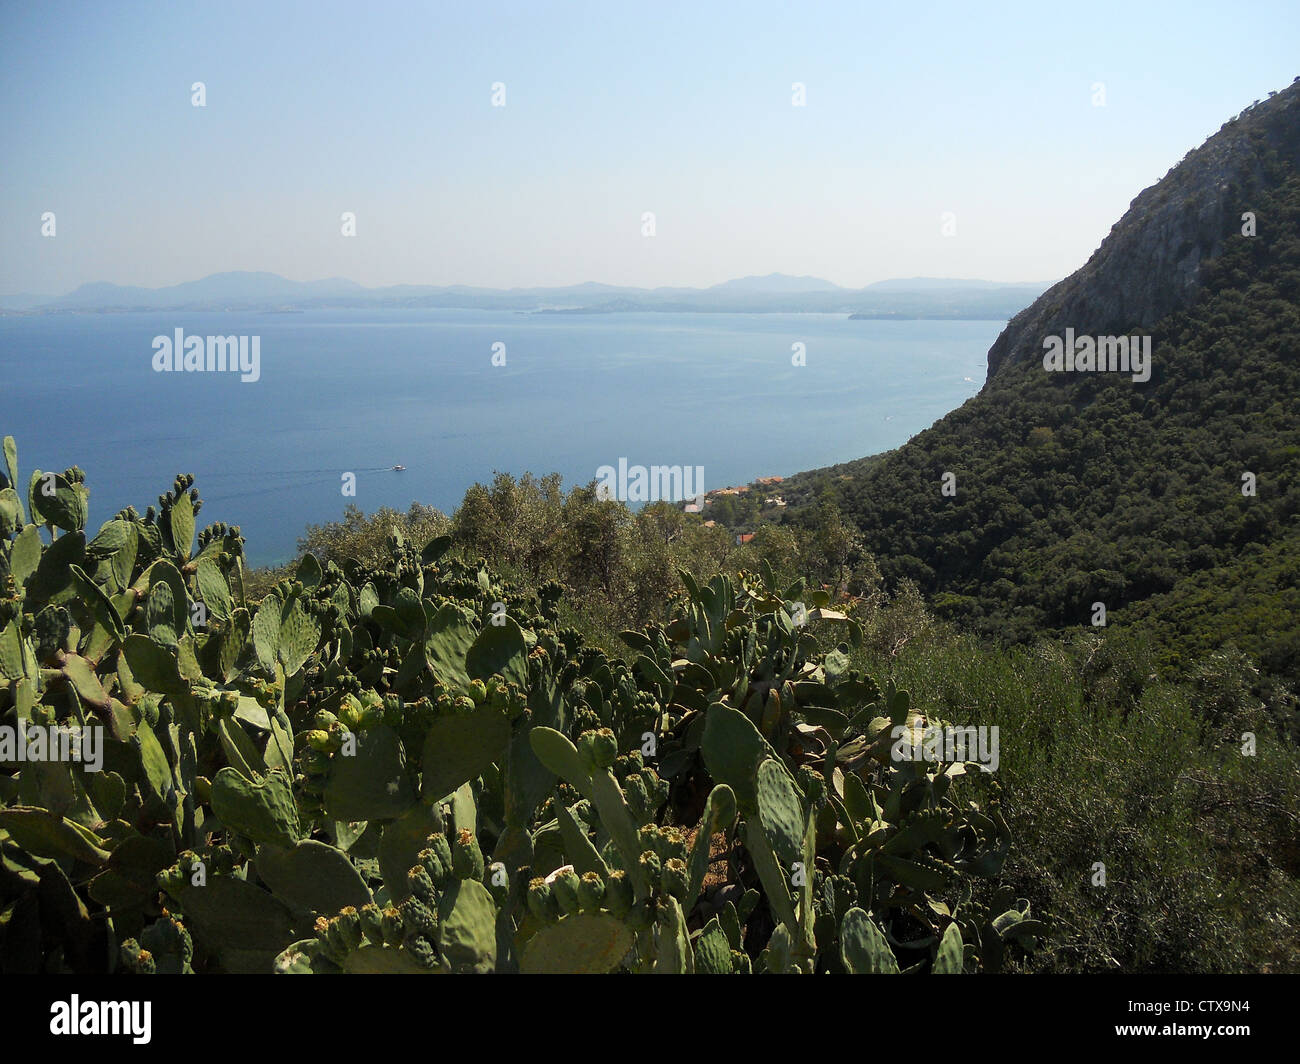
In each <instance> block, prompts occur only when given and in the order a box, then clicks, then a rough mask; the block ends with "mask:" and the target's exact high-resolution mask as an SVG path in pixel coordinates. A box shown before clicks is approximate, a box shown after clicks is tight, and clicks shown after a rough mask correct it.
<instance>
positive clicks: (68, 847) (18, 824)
mask: <svg viewBox="0 0 1300 1064" xmlns="http://www.w3.org/2000/svg"><path fill="white" fill-rule="evenodd" d="M0 828H4V830H5V831H7V832H9V834H10V835H11V836H12V837H13V840H14V842H16V843H18V845H19V846H21V847H22V848H23V849H24V850H27V851H28V852H29V853H33V854H35V855H36V856H37V857H49V858H60V857H72V858H75V859H76V860H78V861H84V862H85V863H86V864H93V865H103V864H104V863H105V862H106V861H107V860H108V856H109V855H108V851H107V850H106V849H104V845H103V843H104V840H103V839H101V838H100V837H99V836H98V835H96V834H95V833H94V832H92V831H90V830H89V829H88V828H83V827H81V826H80V825H79V824H75V823H73V822H72V821H71V820H68V819H67V818H66V817H61V816H56V815H55V814H54V813H51V812H49V811H48V810H45V809H35V808H31V807H27V806H11V807H10V808H8V809H0Z"/></svg>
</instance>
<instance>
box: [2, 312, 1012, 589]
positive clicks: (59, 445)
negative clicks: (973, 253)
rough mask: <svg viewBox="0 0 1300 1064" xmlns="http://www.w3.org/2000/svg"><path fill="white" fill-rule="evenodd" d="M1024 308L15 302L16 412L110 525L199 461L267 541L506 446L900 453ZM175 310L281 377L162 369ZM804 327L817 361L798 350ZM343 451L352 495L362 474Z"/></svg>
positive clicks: (6, 410) (443, 486)
mask: <svg viewBox="0 0 1300 1064" xmlns="http://www.w3.org/2000/svg"><path fill="white" fill-rule="evenodd" d="M1004 325H1005V322H998V321H932V320H930V321H926V320H923V321H871V320H867V321H850V320H848V318H847V316H846V315H843V314H690V313H685V314H675V313H648V312H647V313H627V314H595V315H586V314H584V315H569V314H520V313H513V312H501V311H479V310H445V309H437V310H387V309H385V310H370V309H368V310H315V311H306V312H303V313H266V312H257V311H249V312H235V311H231V312H223V313H217V312H211V313H189V312H176V311H171V312H159V311H150V312H143V311H142V312H133V313H121V314H84V315H77V314H49V315H34V316H6V317H0V435H5V434H10V435H13V436H14V437H16V439H17V441H18V447H19V465H20V475H21V476H22V477H23V478H24V482H25V479H26V477H27V475H28V474H29V473H30V471H31V469H33V468H34V467H39V468H41V469H44V470H50V469H54V470H62V469H64V468H66V467H67V466H70V465H73V464H76V465H79V466H81V468H83V469H84V470H86V473H87V483H88V485H89V487H90V489H91V495H90V502H91V528H92V530H93V529H95V528H98V526H99V524H100V523H101V522H103V521H105V520H108V519H109V518H110V517H111V516H112V515H113V514H114V513H116V512H117V511H118V510H120V509H122V508H124V507H126V506H127V505H128V504H130V505H134V506H135V507H136V508H137V509H138V510H139V511H141V512H143V511H144V508H145V507H146V506H147V505H149V504H156V501H157V496H158V495H159V494H160V493H161V492H163V491H165V490H167V489H168V488H169V487H170V486H171V482H172V479H173V478H174V477H175V475H176V474H177V473H182V472H183V473H193V474H194V475H195V476H196V478H197V479H196V486H197V487H198V489H199V491H200V493H201V495H202V497H203V499H204V507H203V511H202V513H201V515H200V517H199V522H198V524H199V527H203V526H204V525H206V524H208V523H209V522H212V521H216V520H222V521H226V522H227V523H229V524H237V525H239V526H240V527H241V530H242V531H243V534H244V536H245V538H246V540H247V546H246V551H247V554H248V559H249V561H250V563H251V564H254V565H262V564H271V563H276V562H281V561H285V560H288V559H289V558H291V557H292V556H293V554H294V552H295V549H296V543H297V539H298V537H299V536H300V535H302V533H303V531H304V529H305V528H306V526H307V525H308V524H318V523H321V522H324V521H330V520H335V519H338V518H339V517H340V516H341V515H342V514H343V511H344V508H345V507H346V505H347V504H348V503H349V502H354V503H356V505H358V506H359V507H361V509H363V510H364V511H366V512H367V513H370V512H373V511H374V510H376V509H378V508H379V507H381V506H390V507H393V508H396V509H399V510H405V509H406V508H407V507H408V506H409V505H410V504H411V503H412V502H416V501H418V502H421V503H425V504H428V505H431V506H437V507H438V508H439V509H442V510H444V511H446V512H450V511H451V510H452V509H454V508H455V506H456V505H457V504H458V503H459V502H460V499H461V497H462V496H463V495H464V492H465V490H466V489H467V488H468V487H469V486H470V485H472V484H473V483H474V482H475V481H481V482H484V483H489V482H490V480H491V478H492V475H493V473H494V471H497V470H500V471H503V472H509V473H513V474H516V475H518V474H521V473H523V472H525V471H532V472H533V473H536V474H538V475H541V474H544V473H548V472H552V471H555V472H559V473H560V474H562V476H563V477H564V482H565V486H566V488H567V487H569V486H572V485H574V484H579V483H587V482H589V481H591V480H592V479H593V478H594V477H595V475H596V470H597V469H598V468H599V467H600V466H602V465H611V466H617V465H618V460H619V459H620V458H626V459H627V462H628V464H629V465H638V464H639V465H645V466H647V467H648V466H651V465H681V466H683V467H685V466H703V467H704V483H705V487H706V489H712V488H718V487H725V486H728V485H732V484H742V483H748V482H749V481H752V480H753V479H754V478H756V477H759V476H769V475H786V474H790V473H794V472H798V471H801V470H805V469H812V468H816V467H819V466H825V465H830V464H834V463H836V462H844V461H848V460H850V459H853V458H860V457H862V456H864V455H869V454H875V453H879V452H880V451H884V450H888V449H890V448H892V447H896V446H898V445H900V444H902V443H904V442H905V441H906V440H907V439H908V438H909V437H911V436H912V435H914V434H915V433H917V432H918V431H920V430H921V429H924V428H926V427H928V426H929V425H930V424H932V423H933V422H934V421H935V420H937V419H938V418H940V417H942V416H943V415H944V414H946V413H948V412H949V411H951V410H953V409H955V408H956V407H958V406H960V405H961V404H962V403H963V402H965V401H966V400H967V399H969V398H970V397H971V396H973V395H974V394H975V393H976V392H977V391H978V390H979V387H980V385H981V384H982V383H983V380H984V375H985V368H986V363H985V357H986V353H987V351H988V348H989V346H990V345H991V344H992V342H993V340H994V339H995V338H996V337H997V334H998V333H999V332H1000V331H1001V330H1002V328H1003V326H1004ZM178 328H180V329H183V330H184V332H185V334H186V335H187V336H189V335H199V336H209V335H213V336H230V335H243V336H250V337H251V336H258V337H260V369H261V375H260V379H259V380H257V381H256V382H249V383H245V382H241V381H240V379H239V375H238V374H234V373H206V372H205V373H159V372H155V371H154V369H153V365H152V363H153V355H154V349H153V346H152V345H153V340H154V337H156V336H171V335H172V334H173V333H174V332H175V330H176V329H178ZM495 344H504V345H505V349H504V354H505V362H506V364H505V365H504V366H494V365H493V364H492V355H493V350H494V347H493V345H495ZM795 344H802V345H804V352H805V356H806V365H803V366H795V365H792V362H791V358H792V353H793V345H795ZM497 350H498V351H499V350H500V349H499V348H498V349H497ZM394 465H404V466H406V470H405V471H404V472H395V471H393V470H392V468H391V467H392V466H394ZM345 472H352V473H355V474H356V497H355V498H351V499H350V498H345V497H344V496H343V495H342V492H341V485H342V479H341V478H342V475H343V474H344V473H345ZM23 486H24V487H25V483H24V485H23Z"/></svg>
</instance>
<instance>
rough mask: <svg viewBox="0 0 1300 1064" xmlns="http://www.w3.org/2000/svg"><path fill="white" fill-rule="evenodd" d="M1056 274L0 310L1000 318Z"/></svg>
mask: <svg viewBox="0 0 1300 1064" xmlns="http://www.w3.org/2000/svg"><path fill="white" fill-rule="evenodd" d="M1049 284H1050V282H1027V283H1001V282H996V281H980V280H959V279H946V278H935V277H912V278H898V279H893V280H887V281H878V282H876V283H875V284H871V285H867V286H866V287H865V288H856V289H854V288H843V287H841V286H839V285H837V284H833V283H832V282H830V281H826V280H822V279H821V278H818V277H792V276H790V275H788V274H780V273H773V274H768V275H767V276H765V277H741V278H737V279H735V280H731V281H724V282H722V283H721V284H716V285H712V286H711V287H709V288H624V287H619V286H616V285H606V284H597V283H594V282H587V283H584V284H578V285H569V286H565V287H558V288H510V289H496V288H476V287H470V286H465V285H452V286H447V287H436V286H432V285H390V286H387V287H382V288H365V287H363V286H362V285H359V284H357V283H356V282H355V281H350V280H347V279H344V278H329V279H326V280H321V281H291V280H289V279H287V278H284V277H281V276H279V275H278V274H273V273H265V272H254V271H236V272H231V273H216V274H212V275H211V276H209V277H204V278H202V279H200V280H197V281H187V282H185V283H183V284H177V285H171V286H169V287H165V288H141V287H135V286H128V285H116V284H109V283H105V282H95V283H93V284H84V285H81V286H80V287H79V288H77V289H75V290H74V291H72V292H70V293H68V294H67V295H63V296H32V295H25V296H24V295H11V296H0V314H5V313H7V314H56V313H78V314H102V313H122V312H129V311H149V310H193V311H262V312H276V313H289V312H292V311H303V310H320V309H341V308H388V309H429V308H446V309H465V310H505V311H521V312H524V313H534V314H620V313H634V312H646V311H653V312H662V313H691V312H698V313H710V314H773V313H795V314H798V313H821V314H836V313H839V314H847V315H849V317H850V318H860V319H875V318H898V319H917V318H946V319H966V320H992V321H1002V320H1006V319H1009V318H1011V317H1013V316H1014V315H1016V314H1017V313H1019V312H1020V311H1021V310H1024V309H1025V307H1027V306H1029V304H1030V303H1032V302H1033V301H1034V300H1035V299H1036V298H1037V297H1038V296H1040V295H1041V294H1042V293H1043V292H1044V291H1046V290H1047V288H1048V287H1049Z"/></svg>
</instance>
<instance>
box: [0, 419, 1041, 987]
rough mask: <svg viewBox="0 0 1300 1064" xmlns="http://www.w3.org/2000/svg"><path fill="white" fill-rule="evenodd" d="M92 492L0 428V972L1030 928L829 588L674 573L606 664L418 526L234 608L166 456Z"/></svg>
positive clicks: (233, 538) (483, 963) (674, 952)
mask: <svg viewBox="0 0 1300 1064" xmlns="http://www.w3.org/2000/svg"><path fill="white" fill-rule="evenodd" d="M20 484H22V485H23V486H22V488H21V489H20V488H19V485H20ZM88 499H89V490H88V488H87V486H86V478H85V475H84V474H83V473H82V471H81V470H80V469H77V468H75V467H74V468H72V469H68V470H65V471H63V472H62V473H43V472H41V471H39V470H38V471H35V472H33V473H32V474H31V476H30V477H29V478H28V480H26V481H25V482H24V481H20V480H19V472H18V454H17V447H16V445H15V444H14V442H13V440H12V439H6V440H5V442H4V464H3V469H2V470H0V858H2V859H3V873H2V874H0V958H3V959H2V960H0V964H2V965H3V966H4V970H6V971H46V970H70V971H84V972H97V971H117V972H122V973H129V974H138V975H146V974H154V973H190V972H216V971H227V972H245V971H250V972H272V971H274V972H279V973H284V974H326V973H337V972H348V973H367V972H375V973H382V972H399V973H409V974H428V973H447V974H450V973H483V972H524V973H542V972H546V973H558V972H575V973H576V972H583V973H606V972H620V971H621V972H663V973H675V974H691V973H697V972H698V973H709V974H733V973H734V974H748V973H752V972H825V971H833V972H892V971H928V972H935V973H944V974H955V973H959V972H975V971H980V970H984V969H986V968H996V967H997V966H998V965H999V964H1000V963H1001V961H1002V958H1003V956H1004V954H1005V952H1006V950H1008V949H1011V948H1015V949H1021V948H1030V947H1032V946H1034V945H1035V944H1036V943H1037V942H1038V941H1039V939H1041V938H1042V936H1043V935H1044V934H1045V933H1046V928H1045V927H1044V925H1043V924H1042V923H1041V922H1040V921H1039V920H1037V919H1036V918H1033V917H1031V916H1030V914H1029V911H1028V907H1027V906H1025V905H1020V906H1018V907H1014V908H1008V909H1006V910H1005V911H1003V912H1002V913H1001V915H994V913H995V912H996V911H997V909H996V908H994V909H990V908H989V907H988V906H984V905H981V904H978V903H976V902H974V901H972V890H971V884H972V882H973V881H975V880H977V879H980V878H985V879H987V878H990V877H993V876H996V874H997V873H998V871H999V869H1000V868H1001V865H1002V862H1003V860H1004V859H1005V857H1006V854H1007V852H1008V848H1009V845H1010V838H1009V834H1008V832H1007V829H1006V823H1005V821H1004V820H1003V818H1002V815H1001V812H1000V810H999V808H998V804H997V802H996V800H994V801H992V802H990V803H988V805H987V806H986V807H980V806H977V805H976V804H975V803H973V802H972V801H970V799H969V796H963V797H961V798H960V799H959V798H958V796H957V794H956V792H957V791H959V790H960V788H961V786H962V780H961V768H962V766H960V765H952V764H932V763H924V764H923V763H918V762H906V763H895V762H893V761H891V759H890V758H889V757H888V744H889V732H890V729H892V728H895V727H900V726H901V727H904V728H916V727H920V726H921V725H922V724H923V723H925V722H926V721H925V718H924V717H923V716H922V715H921V714H920V713H919V712H918V711H917V710H916V709H915V708H914V707H912V705H911V702H910V699H909V698H908V696H907V694H906V693H905V692H901V691H895V690H894V689H893V688H892V687H889V688H888V689H887V690H884V691H882V690H881V689H880V688H879V687H878V686H877V685H876V684H875V683H874V682H873V681H872V680H871V679H870V678H869V677H866V676H864V675H861V674H858V673H855V672H854V671H853V670H852V669H850V668H849V665H848V662H849V658H848V654H847V651H848V649H849V645H850V644H851V643H853V642H855V641H856V640H858V639H860V634H859V633H858V632H857V630H856V628H855V627H854V626H853V624H852V623H851V622H850V621H848V620H847V618H844V617H842V616H840V615H837V614H834V613H832V612H831V611H829V610H827V609H826V608H825V607H826V597H825V595H824V593H821V592H808V593H805V592H804V589H803V588H802V586H800V585H796V586H795V587H792V588H785V589H781V588H779V587H778V586H777V585H776V583H775V581H774V580H773V578H772V575H771V572H770V570H767V571H765V572H764V573H763V574H760V575H757V576H756V575H754V574H748V573H742V574H740V575H739V577H738V578H737V579H736V580H735V581H734V582H733V581H732V580H731V579H729V578H727V577H722V576H719V577H717V578H716V579H714V580H713V581H711V582H709V583H708V584H706V585H700V584H699V583H697V582H696V581H695V580H693V579H692V578H691V577H690V576H689V575H688V574H682V583H683V586H684V587H685V588H686V593H685V594H684V595H683V596H682V598H681V600H680V601H679V602H677V603H675V612H674V617H673V620H671V621H670V622H669V623H668V624H666V625H663V626H651V627H648V628H646V629H644V630H643V631H640V632H626V633H624V634H623V637H622V638H623V640H624V642H625V643H626V644H627V646H628V647H629V648H630V651H631V653H630V654H629V656H628V660H621V659H619V658H617V657H615V656H612V655H610V654H607V653H606V652H604V651H602V650H599V649H596V648H593V647H590V646H587V645H586V644H585V643H584V641H583V638H582V637H581V635H579V634H578V633H577V632H575V631H573V630H571V629H563V628H560V627H559V617H560V609H559V604H560V601H561V599H562V597H563V594H564V589H563V587H562V586H561V585H559V584H556V583H554V582H552V583H548V584H546V585H544V586H543V587H542V588H541V589H540V590H539V592H538V593H536V594H533V593H530V592H527V591H524V590H523V589H521V588H519V587H518V586H516V585H514V584H512V583H510V582H509V581H508V580H506V579H504V578H502V577H501V576H499V575H498V574H496V573H493V572H492V571H491V569H490V568H489V567H488V566H487V564H486V563H485V562H483V561H482V560H473V559H468V558H463V557H460V556H458V553H457V551H456V549H455V545H454V544H453V543H452V542H451V541H450V540H449V539H448V538H447V537H440V538H439V539H437V540H435V541H433V542H431V543H429V544H427V545H423V546H415V545H411V544H408V543H406V542H404V541H403V540H402V538H401V537H400V536H394V537H393V538H392V540H391V541H390V543H389V552H390V557H389V559H388V560H387V562H386V563H385V564H383V565H380V566H374V567H364V566H361V565H358V564H355V563H351V562H349V563H347V564H345V565H342V566H340V565H336V564H333V563H327V564H324V565H322V564H320V563H319V562H318V561H317V560H316V559H314V558H312V557H311V556H310V555H308V556H306V557H304V558H303V559H302V561H301V562H300V563H299V565H298V567H297V570H296V572H295V573H294V574H293V576H292V577H290V578H287V579H284V580H282V581H281V582H280V583H279V584H278V585H276V586H275V587H274V588H272V589H271V590H270V591H269V592H267V593H266V594H265V595H263V596H262V598H261V599H260V601H250V600H249V598H248V597H247V596H246V594H245V590H244V561H243V538H242V536H241V535H240V531H239V529H238V528H237V527H228V526H226V525H222V524H214V525H209V526H207V527H206V528H199V527H198V526H197V524H196V515H197V514H198V513H199V512H200V510H201V508H202V499H201V497H200V495H199V492H198V490H197V488H196V487H195V484H194V480H193V478H192V477H190V476H179V477H177V478H176V480H175V482H174V483H173V485H172V487H171V489H170V490H169V491H167V492H166V493H165V494H163V495H162V496H160V497H159V499H158V504H157V506H156V507H152V506H151V507H149V508H148V509H147V510H146V511H145V513H144V514H143V515H141V514H140V513H138V512H137V511H135V510H134V509H131V508H128V509H125V510H122V511H120V512H118V513H117V514H115V515H114V516H113V517H112V519H111V520H109V521H107V522H105V523H104V524H103V525H102V526H101V527H100V528H99V529H98V530H91V529H89V528H88V527H87V520H88V512H89V511H88ZM809 609H811V611H812V613H811V614H808V610H809ZM801 611H802V613H801ZM808 616H812V617H813V619H814V620H817V621H818V622H819V623H824V626H826V627H829V628H830V629H831V630H833V631H834V630H837V628H838V631H839V632H840V633H841V634H842V635H843V636H844V639H845V642H843V643H841V644H840V645H839V646H837V647H832V648H823V647H821V646H820V645H819V643H818V641H817V639H815V638H814V637H813V635H812V634H811V632H810V630H809V627H808V626H807V624H806V620H807V617H808ZM994 793H996V792H994ZM32 926H40V927H42V928H44V929H45V933H44V934H43V935H38V936H33V935H30V934H26V933H24V931H23V929H24V928H28V927H32Z"/></svg>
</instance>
